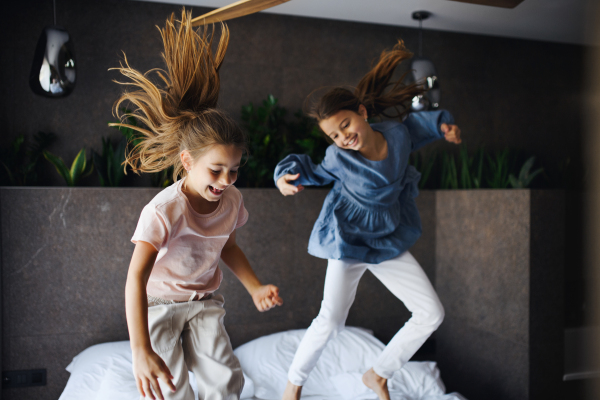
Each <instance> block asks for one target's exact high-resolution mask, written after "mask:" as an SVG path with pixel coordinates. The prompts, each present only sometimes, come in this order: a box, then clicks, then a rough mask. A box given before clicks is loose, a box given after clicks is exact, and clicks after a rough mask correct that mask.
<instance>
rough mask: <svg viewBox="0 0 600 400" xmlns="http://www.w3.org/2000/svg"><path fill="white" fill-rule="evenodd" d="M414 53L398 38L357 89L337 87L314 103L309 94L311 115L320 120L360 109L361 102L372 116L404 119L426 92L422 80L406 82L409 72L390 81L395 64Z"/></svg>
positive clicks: (307, 106)
mask: <svg viewBox="0 0 600 400" xmlns="http://www.w3.org/2000/svg"><path fill="white" fill-rule="evenodd" d="M412 56H413V54H412V53H411V52H410V51H408V49H406V47H405V46H404V42H403V41H402V40H398V43H397V44H396V45H395V46H394V47H393V48H392V49H391V50H385V51H383V52H382V53H381V56H379V60H378V61H377V63H376V64H375V66H374V67H373V68H372V69H371V70H370V71H369V72H368V73H367V74H366V75H365V76H363V78H362V79H361V80H360V82H359V83H358V85H357V86H356V88H355V89H354V91H351V90H349V89H347V88H344V87H335V88H333V89H330V90H329V91H328V92H327V93H325V94H324V95H323V96H322V97H321V98H320V99H319V100H317V101H316V102H313V103H312V104H311V100H310V97H311V96H309V99H307V103H306V104H305V109H307V113H308V115H309V116H310V117H312V118H315V119H316V120H317V122H320V121H322V120H324V119H327V118H329V117H331V116H332V115H334V114H336V113H337V112H338V111H341V110H351V111H354V112H358V108H359V106H360V105H361V104H362V105H364V106H365V108H366V109H367V113H368V115H369V117H370V118H371V117H377V116H380V115H382V116H384V117H388V118H399V119H402V118H403V117H404V116H405V115H406V114H407V113H408V106H407V103H408V102H410V100H412V98H413V97H415V96H418V95H419V94H422V93H423V92H424V89H423V87H422V85H420V84H419V83H412V84H408V85H406V84H404V83H403V81H404V79H405V77H406V74H407V73H408V72H407V73H405V74H403V75H402V76H401V77H400V79H398V80H396V81H391V79H392V75H393V74H394V70H395V69H396V67H397V66H398V65H400V63H402V61H404V60H406V59H409V58H411V57H412Z"/></svg>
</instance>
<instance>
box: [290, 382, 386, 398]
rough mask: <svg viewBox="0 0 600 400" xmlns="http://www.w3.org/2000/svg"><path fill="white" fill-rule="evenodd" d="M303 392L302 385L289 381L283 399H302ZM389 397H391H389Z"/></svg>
mask: <svg viewBox="0 0 600 400" xmlns="http://www.w3.org/2000/svg"><path fill="white" fill-rule="evenodd" d="M301 393H302V386H296V385H294V384H293V383H292V382H290V381H288V383H287V385H286V386H285V390H284V391H283V397H282V398H281V400H300V394H301ZM388 399H389V397H388Z"/></svg>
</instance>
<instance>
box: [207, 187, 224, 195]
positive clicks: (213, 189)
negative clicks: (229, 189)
mask: <svg viewBox="0 0 600 400" xmlns="http://www.w3.org/2000/svg"><path fill="white" fill-rule="evenodd" d="M208 190H210V192H211V193H212V194H214V195H215V196H220V195H221V194H223V192H224V191H225V189H217V188H216V187H213V186H210V185H209V186H208Z"/></svg>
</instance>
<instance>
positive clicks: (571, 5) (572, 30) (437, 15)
mask: <svg viewBox="0 0 600 400" xmlns="http://www.w3.org/2000/svg"><path fill="white" fill-rule="evenodd" d="M142 1H153V2H160V3H172V4H183V5H193V6H202V7H211V8H217V7H222V6H225V5H227V4H230V3H233V2H234V1H235V0H142ZM595 2H597V0H524V1H523V2H522V3H521V4H520V5H518V6H517V7H515V8H513V9H506V8H498V7H489V6H480V5H475V4H467V3H459V2H455V1H448V0H291V1H289V2H288V3H284V4H281V5H279V6H276V7H274V8H272V9H270V10H267V11H263V12H267V13H273V14H282V15H295V16H302V17H313V18H327V19H337V20H344V21H356V22H367V23H375V24H384V25H396V26H407V27H418V22H417V21H414V20H413V19H412V18H411V14H412V12H413V11H418V10H426V11H430V12H431V13H432V14H433V15H432V16H431V17H430V18H429V19H428V20H426V21H424V22H423V28H424V29H435V30H441V31H452V32H464V33H473V34H483V35H492V36H504V37H512V38H521V39H532V40H542V41H549V42H559V43H572V44H582V45H600V42H598V41H597V40H593V39H592V38H593V37H594V35H593V32H591V31H592V29H591V27H592V26H594V25H595V24H594V21H593V20H592V18H591V16H593V15H595V14H594V13H593V12H592V8H593V7H594V6H593V3H595ZM598 36H599V35H596V37H598Z"/></svg>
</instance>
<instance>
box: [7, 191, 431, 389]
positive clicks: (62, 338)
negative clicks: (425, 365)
mask: <svg viewBox="0 0 600 400" xmlns="http://www.w3.org/2000/svg"><path fill="white" fill-rule="evenodd" d="M156 193H158V190H157V189H108V188H72V189H69V188H0V207H1V213H0V218H1V220H0V223H1V228H2V236H1V237H2V242H1V246H2V247H1V248H2V299H3V308H2V369H3V370H21V369H38V368H45V369H47V373H48V375H47V386H45V387H33V388H27V389H11V390H4V391H3V393H2V394H3V399H4V400H6V399H17V398H18V399H19V400H25V399H36V400H45V399H48V400H51V399H57V398H58V397H59V395H60V393H61V391H62V389H63V388H64V386H65V384H66V381H67V379H68V377H69V374H68V372H67V371H65V367H66V366H67V365H68V364H69V362H70V361H71V359H72V358H73V357H74V356H75V355H76V354H78V353H79V352H80V351H82V350H84V349H85V348H87V347H89V346H91V345H94V344H97V343H103V342H108V341H116V340H126V339H127V338H128V334H127V326H126V322H125V310H124V287H125V278H126V274H127V268H128V265H129V260H130V257H131V253H132V251H133V244H131V242H130V241H129V240H130V238H131V235H132V233H133V230H134V228H135V226H136V223H137V219H138V216H139V214H140V212H141V210H142V208H143V206H144V205H145V204H147V203H148V201H149V200H150V199H151V198H152V197H153V196H154V195H155V194H156ZM242 193H243V195H244V200H245V204H246V208H247V209H248V211H249V212H250V220H249V222H248V224H246V226H244V227H243V228H241V229H240V230H239V231H238V243H239V244H240V246H241V248H242V249H243V250H244V252H245V253H246V255H247V256H248V259H249V260H250V262H251V263H252V265H253V267H254V269H255V271H256V273H257V274H258V276H259V278H260V279H261V280H262V281H263V282H265V283H267V282H270V283H273V284H276V285H278V286H279V287H280V290H281V296H282V297H283V299H284V301H285V304H284V306H283V307H278V308H276V309H274V310H271V311H269V312H266V313H259V312H258V311H256V309H255V308H254V306H253V303H252V301H251V299H250V297H249V296H248V294H247V292H246V291H245V289H244V288H243V286H242V285H241V284H240V283H239V282H238V281H237V280H236V278H235V277H234V276H233V275H232V274H231V273H230V272H229V271H228V270H227V268H226V267H224V268H223V269H224V275H225V276H224V281H223V284H222V286H221V288H220V289H219V291H220V293H222V294H223V295H224V296H225V301H226V305H225V308H226V310H227V316H226V318H225V323H226V325H227V329H228V332H229V335H230V337H231V341H232V343H233V345H234V347H237V346H239V345H240V344H243V343H245V342H247V341H250V340H252V339H254V338H257V337H260V336H262V335H266V334H270V333H273V332H279V331H284V330H288V329H298V328H306V327H308V325H309V324H310V322H311V320H312V319H313V318H314V317H315V316H316V315H317V313H318V310H319V306H320V302H321V300H322V290H323V280H324V276H325V267H326V264H327V262H326V261H325V260H321V259H317V258H314V257H312V256H310V255H308V253H307V252H306V246H307V243H308V238H309V235H310V231H311V229H312V225H313V223H314V221H315V220H316V218H317V216H318V214H319V212H320V210H321V205H322V203H323V200H324V198H325V196H326V194H327V190H320V189H317V190H306V191H305V192H303V193H301V194H299V195H297V196H293V197H283V196H281V195H280V194H279V192H278V191H276V190H275V189H242ZM418 201H419V208H420V210H421V215H422V218H423V225H424V236H423V237H422V238H421V240H420V241H419V242H418V243H417V245H415V247H414V248H413V250H412V252H413V254H414V255H415V257H416V258H417V260H419V262H421V263H422V265H423V267H424V268H425V270H426V271H427V273H428V274H429V275H430V277H431V278H433V277H432V274H433V271H434V268H435V243H434V241H435V232H434V224H435V215H434V214H435V198H434V195H433V193H427V192H425V193H422V194H421V195H420V197H419V198H418ZM408 317H409V313H408V311H407V310H406V309H405V308H404V306H403V305H402V303H401V302H400V301H398V300H397V299H396V298H395V297H394V296H392V295H391V294H390V293H389V292H388V291H387V290H386V289H385V288H384V286H383V285H382V284H380V283H379V282H378V281H377V280H376V279H375V278H374V277H373V276H372V275H371V274H370V273H367V274H366V275H365V277H364V278H363V280H362V282H361V284H360V286H359V289H358V294H357V297H356V301H355V304H354V306H353V307H352V310H351V312H350V316H349V318H348V325H354V326H363V327H366V328H369V329H372V330H373V331H374V332H375V335H376V336H378V337H379V338H380V339H381V340H383V341H388V340H389V339H390V338H391V337H392V336H393V334H394V333H395V332H396V331H397V330H398V329H399V328H400V327H401V326H402V325H403V324H404V322H405V321H406V319H408Z"/></svg>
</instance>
